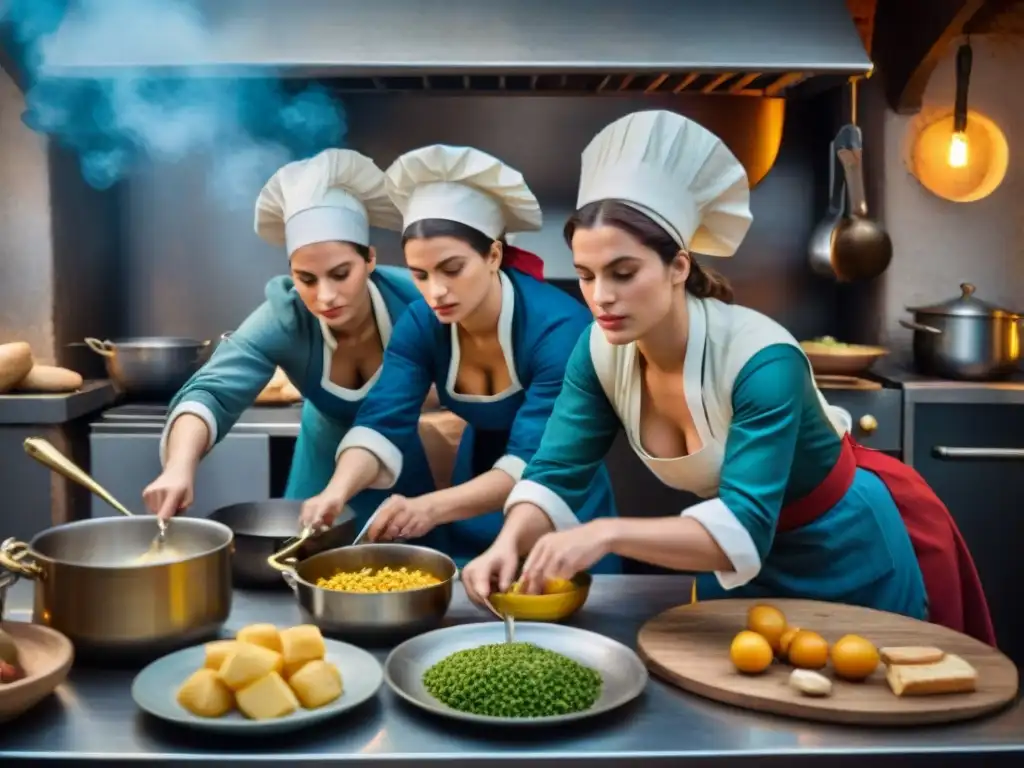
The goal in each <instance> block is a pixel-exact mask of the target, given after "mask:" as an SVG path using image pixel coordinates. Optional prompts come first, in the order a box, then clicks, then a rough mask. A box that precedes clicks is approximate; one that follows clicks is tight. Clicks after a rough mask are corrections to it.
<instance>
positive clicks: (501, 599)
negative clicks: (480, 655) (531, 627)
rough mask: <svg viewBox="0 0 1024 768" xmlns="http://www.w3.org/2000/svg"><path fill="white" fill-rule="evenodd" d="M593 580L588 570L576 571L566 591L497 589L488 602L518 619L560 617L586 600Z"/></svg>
mask: <svg viewBox="0 0 1024 768" xmlns="http://www.w3.org/2000/svg"><path fill="white" fill-rule="evenodd" d="M592 581H593V578H592V577H591V575H590V574H589V573H578V574H576V575H575V576H574V577H573V579H572V589H570V590H567V591H558V592H553V593H551V594H544V595H520V594H517V593H515V592H498V593H495V594H492V595H491V605H493V606H494V609H495V610H496V611H497V612H498V613H500V614H502V615H503V616H511V617H512V618H514V619H516V620H517V621H561V620H562V619H566V618H568V617H569V616H572V615H573V614H574V613H576V611H578V610H579V609H580V608H582V607H583V604H584V603H585V602H587V597H588V596H589V595H590V584H591V582H592Z"/></svg>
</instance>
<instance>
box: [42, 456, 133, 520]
mask: <svg viewBox="0 0 1024 768" xmlns="http://www.w3.org/2000/svg"><path fill="white" fill-rule="evenodd" d="M24 445H25V453H27V454H28V455H29V456H31V457H32V458H33V459H35V460H36V461H38V462H39V463H40V464H44V465H45V466H47V467H49V468H50V469H52V470H53V471H54V472H56V473H58V474H60V475H63V476H64V477H66V478H67V479H68V480H71V481H72V482H75V483H78V484H79V485H81V486H82V487H84V488H88V489H89V490H90V491H92V492H93V493H94V494H96V495H97V496H99V497H100V498H101V499H103V500H104V501H105V502H107V504H109V505H110V506H112V507H113V508H114V509H116V510H117V511H118V512H120V513H121V514H122V515H127V516H128V517H134V515H133V514H132V513H131V512H130V511H129V510H128V508H127V507H126V506H125V505H124V504H122V503H121V502H119V501H118V500H117V499H115V498H114V497H113V495H111V493H110V492H109V491H108V490H107V489H106V488H104V487H103V486H102V485H100V484H99V483H97V482H96V481H95V480H93V479H92V477H90V476H89V473H88V472H86V471H85V470H84V469H82V468H81V467H80V466H78V465H77V464H75V462H73V461H72V460H71V459H69V458H68V457H67V456H65V455H64V454H63V453H61V452H60V451H58V450H57V449H56V448H54V447H53V445H52V444H51V443H50V442H49V441H47V440H44V439H43V438H41V437H26V438H25V443H24Z"/></svg>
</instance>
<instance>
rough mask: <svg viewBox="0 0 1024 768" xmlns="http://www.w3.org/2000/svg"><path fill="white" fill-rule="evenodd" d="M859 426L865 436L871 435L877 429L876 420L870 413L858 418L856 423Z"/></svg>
mask: <svg viewBox="0 0 1024 768" xmlns="http://www.w3.org/2000/svg"><path fill="white" fill-rule="evenodd" d="M857 423H858V424H859V425H860V428H861V430H863V431H864V432H866V433H867V434H869V435H870V434H871V433H872V432H874V431H875V430H876V429H878V419H876V418H875V417H874V416H872V415H871V414H870V413H865V414H864V415H863V416H861V417H860V421H858V422H857Z"/></svg>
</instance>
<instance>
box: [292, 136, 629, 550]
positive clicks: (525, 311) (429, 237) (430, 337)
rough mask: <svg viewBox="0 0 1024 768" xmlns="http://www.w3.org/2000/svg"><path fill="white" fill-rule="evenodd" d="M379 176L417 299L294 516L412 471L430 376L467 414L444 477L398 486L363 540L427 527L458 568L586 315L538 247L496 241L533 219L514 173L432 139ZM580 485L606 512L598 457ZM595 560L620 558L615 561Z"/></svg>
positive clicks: (308, 515)
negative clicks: (440, 483)
mask: <svg viewBox="0 0 1024 768" xmlns="http://www.w3.org/2000/svg"><path fill="white" fill-rule="evenodd" d="M386 175H387V186H388V192H389V194H390V195H391V198H392V200H394V202H395V204H396V205H397V206H398V208H399V209H400V210H401V212H402V214H403V218H404V231H403V236H402V244H403V249H404V252H405V259H406V263H407V264H408V266H409V269H410V271H411V273H412V276H413V279H414V280H415V282H416V287H417V288H418V289H419V290H420V292H421V293H422V294H423V298H424V301H423V302H417V303H416V304H413V305H412V306H411V307H410V308H409V310H408V312H406V314H405V315H403V316H402V319H401V320H400V321H399V322H398V324H397V325H396V327H395V331H394V334H393V335H392V338H391V343H390V345H389V346H388V349H387V352H386V354H385V356H384V366H383V371H382V373H381V376H380V379H379V381H378V382H377V386H376V387H375V388H374V390H373V392H371V393H370V395H369V397H368V398H367V399H366V401H365V402H364V403H363V407H362V409H361V410H360V412H359V415H358V417H357V418H356V421H355V426H354V427H353V428H352V429H351V430H350V431H349V432H348V434H346V435H345V438H344V440H342V441H341V444H340V446H338V466H337V469H336V470H335V473H334V478H333V479H332V480H331V482H330V483H329V484H328V486H327V488H326V489H325V490H324V492H323V493H322V494H320V495H319V496H318V497H316V498H313V499H310V500H309V501H308V502H307V504H306V506H305V508H304V509H303V513H302V515H303V522H304V523H307V524H312V523H317V522H321V523H329V522H330V521H331V520H332V519H333V517H334V516H335V515H337V514H338V513H339V511H340V510H341V509H342V506H343V505H344V504H345V502H346V501H347V499H349V498H350V497H352V496H353V495H355V494H357V493H359V492H360V491H361V490H362V489H364V488H367V487H376V488H393V487H394V486H393V484H394V478H395V477H397V476H399V475H400V474H401V473H402V472H406V471H408V470H407V469H405V466H406V462H407V461H408V453H407V450H408V448H407V446H408V445H409V444H410V442H411V441H412V438H413V437H414V436H415V431H416V416H417V411H418V409H419V403H420V402H421V401H422V400H423V396H424V395H425V393H426V392H427V390H428V389H429V388H430V386H431V385H432V384H434V385H436V387H437V391H438V397H439V399H440V402H441V404H442V405H443V406H444V407H446V408H447V409H449V410H450V411H452V412H453V413H455V414H457V415H458V416H460V417H462V418H463V419H464V420H465V421H466V422H467V424H468V426H467V428H466V430H465V432H464V433H463V436H462V440H461V442H460V445H459V451H458V455H457V458H456V464H455V472H454V476H453V478H452V487H451V488H447V489H444V490H439V491H436V492H434V493H428V494H424V495H413V494H406V493H402V492H401V491H397V489H396V491H397V492H396V493H395V495H394V496H392V497H391V498H390V499H389V500H388V501H387V502H385V503H384V504H383V505H382V506H381V508H380V510H379V511H378V512H377V514H376V515H375V516H374V519H373V521H372V523H371V525H370V538H371V539H372V540H375V541H381V540H393V539H410V538H418V537H420V536H422V535H424V534H425V533H427V532H429V531H435V530H436V531H439V536H440V537H441V540H442V542H443V544H442V546H443V548H444V549H445V551H446V552H448V553H449V554H450V555H451V556H452V557H453V558H454V559H455V560H456V562H458V563H460V565H461V563H462V561H465V560H467V559H469V558H472V557H475V556H477V555H479V554H480V553H481V552H483V551H484V549H486V548H487V547H488V545H490V544H491V542H492V541H493V540H494V537H495V536H496V535H497V533H498V531H499V530H500V528H501V523H502V514H501V507H502V504H503V503H504V502H505V498H506V496H507V495H508V493H509V491H510V490H511V489H512V486H513V485H514V484H515V482H516V481H517V480H518V479H519V477H520V475H521V474H522V471H523V468H524V467H525V466H526V464H527V462H529V461H530V459H531V458H532V457H533V454H534V452H535V451H536V450H537V447H538V446H539V445H540V438H541V435H542V433H543V431H544V425H545V423H546V422H547V420H548V418H549V417H550V416H551V409H552V407H553V406H554V403H555V398H556V397H557V396H558V393H559V391H560V390H561V388H562V378H563V374H564V372H565V364H566V361H567V359H568V357H569V354H570V352H571V351H572V348H573V346H574V345H575V343H576V340H577V339H578V338H579V335H580V333H581V332H582V331H583V329H584V328H585V327H586V326H587V324H588V323H589V321H590V317H589V315H588V313H587V310H586V308H585V307H584V306H582V305H581V304H579V302H577V301H576V300H574V299H573V298H572V297H570V296H569V295H567V294H566V293H564V292H562V291H561V290H559V289H558V288H556V287H555V286H552V285H549V284H547V283H545V282H543V279H542V269H541V268H542V264H541V262H540V260H539V259H538V258H537V257H536V256H534V255H533V254H530V253H527V252H525V251H522V250H520V249H517V248H513V247H511V246H509V245H508V244H507V243H506V241H505V240H504V236H505V234H506V233H512V232H523V231H530V230H536V229H539V228H540V225H541V210H540V205H539V204H538V202H537V199H536V198H535V197H534V195H533V193H532V192H531V191H530V188H529V187H528V186H527V185H526V183H525V181H524V180H523V177H522V175H521V174H520V173H519V172H518V171H516V170H514V169H512V168H510V167H508V166H507V165H505V164H504V163H503V162H501V161H500V160H498V159H497V158H494V157H491V156H490V155H488V154H486V153H484V152H481V151H479V150H477V149H473V148H470V147H449V146H444V145H435V146H430V147H424V148H422V149H417V150H415V151H413V152H409V153H407V154H405V155H403V156H402V157H400V158H398V160H396V161H395V163H394V164H393V165H392V166H391V167H390V168H389V169H388V171H387V174H386ZM580 494H581V496H580V500H581V503H580V505H579V507H578V513H579V515H580V516H581V518H582V519H585V520H589V519H593V518H597V517H604V516H608V515H612V514H614V512H615V505H614V499H613V496H612V492H611V484H610V482H609V478H608V474H607V471H606V470H605V468H604V467H603V466H601V462H600V461H597V462H596V463H595V464H594V466H593V468H592V471H591V472H590V473H589V474H588V476H587V478H586V480H585V481H584V482H583V485H582V486H581V487H580ZM599 567H600V568H602V569H605V568H607V569H615V567H616V563H615V560H614V558H611V559H607V560H604V561H602V563H601V565H600V566H599Z"/></svg>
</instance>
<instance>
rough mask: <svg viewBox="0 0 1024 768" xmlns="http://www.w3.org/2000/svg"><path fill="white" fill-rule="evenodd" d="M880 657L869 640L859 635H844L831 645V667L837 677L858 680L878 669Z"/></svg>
mask: <svg viewBox="0 0 1024 768" xmlns="http://www.w3.org/2000/svg"><path fill="white" fill-rule="evenodd" d="M880 661H881V658H880V657H879V655H878V649H877V648H875V646H874V644H872V643H871V641H870V640H865V639H864V638H863V637H860V636H859V635H846V636H844V637H841V638H839V639H838V640H836V643H835V645H833V646H832V668H833V669H834V670H835V671H836V675H837V676H838V677H841V678H843V679H844V680H852V681H854V682H858V681H860V680H864V679H866V678H868V677H870V676H871V674H872V673H873V672H874V671H875V670H876V669H878V664H879V662H880Z"/></svg>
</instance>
